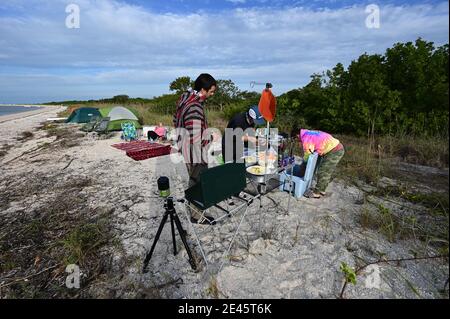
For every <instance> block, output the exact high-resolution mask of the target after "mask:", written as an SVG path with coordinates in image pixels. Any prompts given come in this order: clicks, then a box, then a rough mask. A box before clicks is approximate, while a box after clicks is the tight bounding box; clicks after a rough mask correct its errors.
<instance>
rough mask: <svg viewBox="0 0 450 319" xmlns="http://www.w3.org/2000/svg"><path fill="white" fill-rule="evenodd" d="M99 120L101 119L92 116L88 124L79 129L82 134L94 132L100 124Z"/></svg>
mask: <svg viewBox="0 0 450 319" xmlns="http://www.w3.org/2000/svg"><path fill="white" fill-rule="evenodd" d="M101 119H102V118H101V117H99V116H95V115H94V116H92V117H91V119H90V121H89V123H86V124H84V125H83V126H82V127H81V130H82V131H83V132H92V131H94V129H95V127H96V126H97V125H98V124H99V123H100V121H101Z"/></svg>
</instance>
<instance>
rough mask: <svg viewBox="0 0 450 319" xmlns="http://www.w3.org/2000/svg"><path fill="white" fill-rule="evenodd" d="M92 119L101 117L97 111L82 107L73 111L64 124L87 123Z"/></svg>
mask: <svg viewBox="0 0 450 319" xmlns="http://www.w3.org/2000/svg"><path fill="white" fill-rule="evenodd" d="M93 117H97V118H100V117H102V115H101V113H100V112H99V110H98V109H96V108H92V107H82V108H79V109H76V110H74V111H73V112H72V114H70V116H69V118H68V119H67V120H66V123H89V122H90V121H91V119H92V118H93Z"/></svg>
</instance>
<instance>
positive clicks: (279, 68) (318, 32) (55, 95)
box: [0, 0, 449, 103]
mask: <svg viewBox="0 0 450 319" xmlns="http://www.w3.org/2000/svg"><path fill="white" fill-rule="evenodd" d="M71 3H73V4H77V5H78V6H79V8H80V23H81V25H80V28H79V29H68V28H66V26H65V19H66V17H67V15H68V14H67V13H66V12H65V8H66V6H67V5H68V4H71ZM368 4H376V5H378V6H379V7H380V10H381V12H380V19H381V20H380V23H381V24H380V28H379V29H368V28H367V27H366V25H365V21H366V18H367V16H368V14H367V13H366V12H365V9H366V6H367V5H368ZM448 15H449V13H448V1H427V0H423V1H418V0H413V1H398V0H397V1H385V0H383V1H350V0H344V1H335V0H316V1H302V0H298V1H287V0H272V1H269V0H228V1H227V0H198V1H188V0H166V1H142V0H128V1H120V0H70V1H68V0H40V1H37V0H2V1H1V2H0V103H35V102H46V101H55V100H68V99H91V98H94V99H97V98H103V97H111V96H113V95H117V94H128V95H130V96H133V97H138V96H140V97H152V96H157V95H160V94H164V93H169V83H170V82H171V81H172V80H173V79H175V78H176V77H178V76H183V75H188V76H190V77H191V78H195V77H196V76H197V75H198V74H200V73H203V72H209V73H211V74H212V75H213V76H215V77H216V78H222V79H232V80H233V81H234V82H235V83H237V85H238V86H239V87H240V88H241V89H242V90H250V89H251V87H250V82H251V81H258V82H266V81H270V82H272V83H273V84H274V91H275V93H277V94H281V93H283V92H286V91H288V90H290V89H294V88H298V87H301V86H303V85H305V84H307V83H308V82H309V77H310V75H311V74H313V73H319V72H322V71H324V70H326V69H330V68H332V67H333V66H334V65H336V63H338V62H341V63H344V65H345V66H347V65H348V64H349V63H350V62H351V61H352V60H353V59H356V58H357V57H358V56H359V55H361V54H362V53H364V52H368V53H384V51H385V50H386V48H388V47H391V46H392V45H393V44H394V43H396V42H406V41H414V40H415V39H417V38H418V37H422V38H424V39H425V40H427V41H433V42H435V44H436V45H442V44H444V43H448V33H449V31H448V30H449V25H448Z"/></svg>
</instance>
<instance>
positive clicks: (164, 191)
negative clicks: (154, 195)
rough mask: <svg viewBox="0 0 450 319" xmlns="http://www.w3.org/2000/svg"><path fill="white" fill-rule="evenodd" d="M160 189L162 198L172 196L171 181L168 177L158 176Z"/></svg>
mask: <svg viewBox="0 0 450 319" xmlns="http://www.w3.org/2000/svg"><path fill="white" fill-rule="evenodd" d="M158 191H159V196H161V197H162V198H167V197H169V196H170V183H169V178H168V177H166V176H161V177H160V178H158Z"/></svg>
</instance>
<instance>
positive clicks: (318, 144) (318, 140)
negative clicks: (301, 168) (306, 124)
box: [299, 129, 340, 161]
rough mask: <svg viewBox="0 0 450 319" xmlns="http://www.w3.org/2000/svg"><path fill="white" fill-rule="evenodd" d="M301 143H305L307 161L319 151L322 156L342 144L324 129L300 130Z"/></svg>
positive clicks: (305, 158) (304, 149)
mask: <svg viewBox="0 0 450 319" xmlns="http://www.w3.org/2000/svg"><path fill="white" fill-rule="evenodd" d="M299 137H300V139H301V143H302V144H303V151H304V154H305V155H304V160H305V161H307V160H308V157H309V155H311V154H312V153H314V152H317V153H318V154H319V155H320V156H322V155H325V154H327V153H328V152H330V151H331V150H333V149H334V148H335V147H336V146H338V145H339V144H340V142H339V140H337V139H335V138H334V137H333V136H331V135H330V134H328V133H325V132H322V131H310V130H305V129H302V130H300V135H299Z"/></svg>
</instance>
